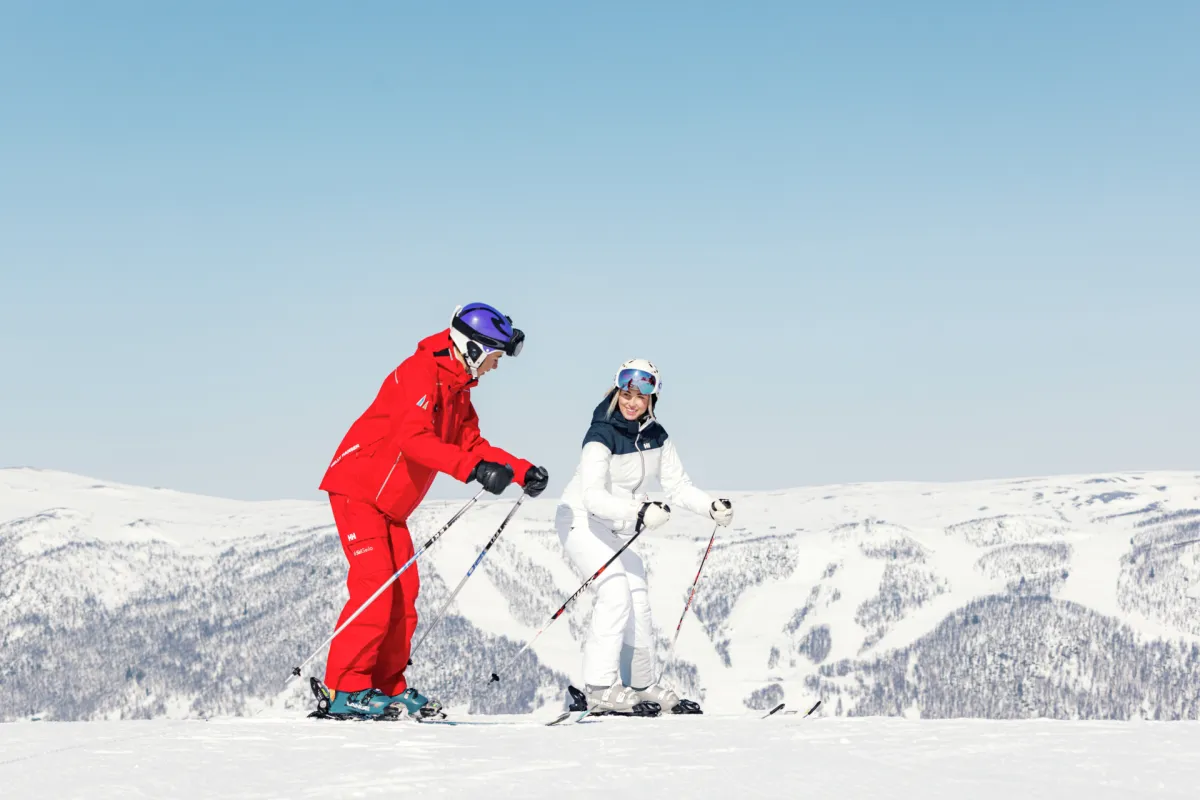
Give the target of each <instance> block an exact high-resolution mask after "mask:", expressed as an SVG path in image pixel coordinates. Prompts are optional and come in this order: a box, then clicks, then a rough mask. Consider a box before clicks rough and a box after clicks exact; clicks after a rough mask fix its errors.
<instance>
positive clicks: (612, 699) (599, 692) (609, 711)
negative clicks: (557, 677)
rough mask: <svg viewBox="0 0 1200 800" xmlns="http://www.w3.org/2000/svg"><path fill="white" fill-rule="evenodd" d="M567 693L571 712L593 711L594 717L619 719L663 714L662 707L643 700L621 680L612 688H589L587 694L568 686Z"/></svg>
mask: <svg viewBox="0 0 1200 800" xmlns="http://www.w3.org/2000/svg"><path fill="white" fill-rule="evenodd" d="M567 692H568V693H569V694H570V696H571V706H570V708H569V709H568V710H569V711H587V710H588V709H591V710H592V711H591V713H592V716H607V715H612V716H619V717H657V716H658V715H659V714H660V713H662V706H660V705H659V704H658V703H655V702H652V701H649V700H643V699H642V698H641V696H640V695H638V693H637V692H635V691H634V690H633V689H630V688H629V687H628V686H624V685H623V684H622V683H621V682H620V680H618V681H617V682H616V683H614V684H613V685H612V686H588V687H587V692H586V693H585V692H582V691H580V690H579V689H576V688H575V687H574V686H568V687H567Z"/></svg>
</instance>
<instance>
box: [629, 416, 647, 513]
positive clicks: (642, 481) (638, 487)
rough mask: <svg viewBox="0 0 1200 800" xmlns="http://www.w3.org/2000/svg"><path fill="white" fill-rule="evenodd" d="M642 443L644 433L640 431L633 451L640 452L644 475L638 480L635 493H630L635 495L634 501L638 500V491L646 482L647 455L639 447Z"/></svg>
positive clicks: (634, 441)
mask: <svg viewBox="0 0 1200 800" xmlns="http://www.w3.org/2000/svg"><path fill="white" fill-rule="evenodd" d="M641 441H642V432H641V431H638V435H637V436H635V437H633V449H634V450H637V451H638V460H639V461H641V463H642V475H641V477H640V478H638V482H637V486H634V487H633V491H632V492H630V494H632V495H633V499H634V500H636V499H637V492H638V489H640V488H642V484H643V483H645V482H646V454H645V453H644V452H642V448H640V447H638V443H639V442H641Z"/></svg>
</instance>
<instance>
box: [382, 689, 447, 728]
mask: <svg viewBox="0 0 1200 800" xmlns="http://www.w3.org/2000/svg"><path fill="white" fill-rule="evenodd" d="M391 701H392V706H391V711H390V713H391V714H393V715H394V716H401V715H407V716H409V717H412V718H413V719H415V720H417V721H418V722H423V721H424V720H433V719H445V718H446V712H445V711H444V710H443V709H442V704H441V703H439V702H438V701H437V700H430V699H429V698H428V697H426V696H425V695H423V694H421V693H420V692H418V691H417V690H416V689H414V688H412V687H411V686H410V687H409V688H407V689H405V690H404V691H403V692H401V693H400V694H397V695H392V697H391Z"/></svg>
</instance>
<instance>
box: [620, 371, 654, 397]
mask: <svg viewBox="0 0 1200 800" xmlns="http://www.w3.org/2000/svg"><path fill="white" fill-rule="evenodd" d="M617 388H618V389H620V390H621V391H623V392H626V391H632V390H633V389H637V390H638V391H639V392H641V393H642V394H645V395H651V394H657V393H658V389H659V381H658V376H657V375H655V374H654V373H653V372H650V371H648V370H644V369H638V368H637V367H628V368H626V369H623V370H621V371H620V372H618V373H617Z"/></svg>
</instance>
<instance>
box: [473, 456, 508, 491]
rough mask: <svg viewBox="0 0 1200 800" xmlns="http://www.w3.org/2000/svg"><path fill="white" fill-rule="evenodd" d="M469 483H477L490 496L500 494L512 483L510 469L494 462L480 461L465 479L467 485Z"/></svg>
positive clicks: (505, 465) (506, 465)
mask: <svg viewBox="0 0 1200 800" xmlns="http://www.w3.org/2000/svg"><path fill="white" fill-rule="evenodd" d="M471 481H479V482H480V483H481V484H482V485H483V488H484V489H487V490H488V491H489V492H491V493H492V494H500V493H501V492H503V491H504V490H505V489H507V488H508V485H509V484H510V483H512V482H513V471H512V467H510V466H509V465H508V464H497V463H496V462H495V461H480V462H479V463H478V464H476V465H475V469H473V470H471V475H470V477H468V478H467V483H470V482H471Z"/></svg>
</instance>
